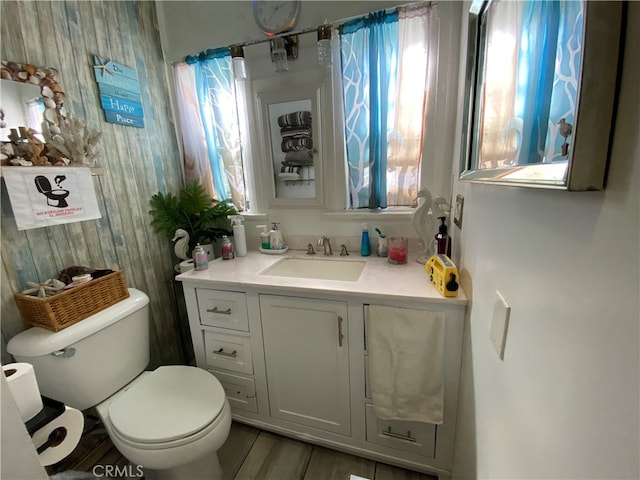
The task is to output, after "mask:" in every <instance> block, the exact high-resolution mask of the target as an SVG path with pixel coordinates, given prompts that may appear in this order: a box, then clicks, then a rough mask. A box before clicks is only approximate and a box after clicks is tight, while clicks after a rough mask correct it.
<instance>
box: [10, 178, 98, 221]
mask: <svg viewBox="0 0 640 480" xmlns="http://www.w3.org/2000/svg"><path fill="white" fill-rule="evenodd" d="M2 175H3V176H4V179H5V183H6V185H7V193H8V194H9V200H10V201H11V208H12V209H13V214H14V216H15V219H16V224H17V226H18V230H28V229H31V228H39V227H46V226H49V225H60V224H63V223H72V222H81V221H84V220H92V219H96V218H100V217H101V215H100V209H99V208H98V201H97V198H96V192H95V188H94V185H93V179H92V177H91V170H90V169H89V168H86V167H3V169H2Z"/></svg>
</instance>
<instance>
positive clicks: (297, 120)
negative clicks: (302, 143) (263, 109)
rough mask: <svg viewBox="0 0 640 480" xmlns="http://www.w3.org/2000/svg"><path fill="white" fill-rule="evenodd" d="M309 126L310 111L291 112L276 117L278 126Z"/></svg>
mask: <svg viewBox="0 0 640 480" xmlns="http://www.w3.org/2000/svg"><path fill="white" fill-rule="evenodd" d="M305 125H306V126H311V112H308V111H301V112H291V113H285V114H284V115H280V116H279V117H278V126H279V127H302V126H305Z"/></svg>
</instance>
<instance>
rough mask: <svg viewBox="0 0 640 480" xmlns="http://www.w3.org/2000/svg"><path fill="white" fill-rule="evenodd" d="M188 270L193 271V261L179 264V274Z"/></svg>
mask: <svg viewBox="0 0 640 480" xmlns="http://www.w3.org/2000/svg"><path fill="white" fill-rule="evenodd" d="M189 270H193V260H185V261H184V262H180V273H184V272H188V271H189Z"/></svg>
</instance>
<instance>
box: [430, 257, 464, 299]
mask: <svg viewBox="0 0 640 480" xmlns="http://www.w3.org/2000/svg"><path fill="white" fill-rule="evenodd" d="M424 269H425V271H426V272H427V276H428V277H429V280H430V281H431V283H433V285H434V286H435V287H436V288H437V289H438V291H439V292H440V294H442V296H443V297H457V296H458V289H459V288H460V285H459V282H460V279H459V277H458V269H457V268H456V266H455V264H454V263H453V262H452V261H451V259H450V258H449V257H447V256H446V255H444V254H442V253H438V254H436V255H433V256H432V257H431V258H430V259H429V260H427V263H425V264H424Z"/></svg>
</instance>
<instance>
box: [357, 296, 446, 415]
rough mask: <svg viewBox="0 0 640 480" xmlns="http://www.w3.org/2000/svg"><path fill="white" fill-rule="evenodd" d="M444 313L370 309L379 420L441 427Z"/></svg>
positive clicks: (369, 342)
mask: <svg viewBox="0 0 640 480" xmlns="http://www.w3.org/2000/svg"><path fill="white" fill-rule="evenodd" d="M444 329H445V314H444V313H442V312H429V311H425V310H413V309H407V308H396V307H385V306H379V305H370V306H369V316H368V327H367V346H368V352H369V377H370V384H371V394H372V397H373V406H374V409H375V412H376V415H377V416H378V417H379V418H383V419H387V420H407V421H416V422H425V423H433V424H438V425H439V424H442V419H443V410H444V375H443V353H444Z"/></svg>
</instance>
